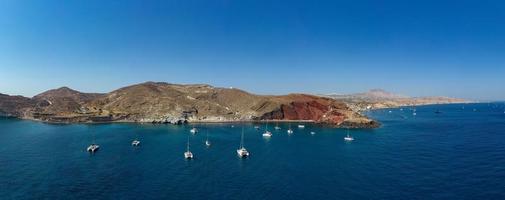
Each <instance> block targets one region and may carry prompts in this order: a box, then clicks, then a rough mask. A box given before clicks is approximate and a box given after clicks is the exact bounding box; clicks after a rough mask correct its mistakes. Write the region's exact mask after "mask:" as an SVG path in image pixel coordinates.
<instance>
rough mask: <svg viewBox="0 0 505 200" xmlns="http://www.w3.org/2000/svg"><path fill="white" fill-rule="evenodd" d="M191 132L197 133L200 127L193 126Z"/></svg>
mask: <svg viewBox="0 0 505 200" xmlns="http://www.w3.org/2000/svg"><path fill="white" fill-rule="evenodd" d="M189 132H190V133H193V134H196V133H197V132H198V129H196V128H195V127H193V128H192V129H191V130H189Z"/></svg>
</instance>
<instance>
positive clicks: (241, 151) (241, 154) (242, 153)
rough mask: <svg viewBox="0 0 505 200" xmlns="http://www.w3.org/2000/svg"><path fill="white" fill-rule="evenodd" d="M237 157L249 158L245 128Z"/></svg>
mask: <svg viewBox="0 0 505 200" xmlns="http://www.w3.org/2000/svg"><path fill="white" fill-rule="evenodd" d="M237 155H238V156H239V157H241V158H245V157H248V156H249V152H248V151H247V149H246V148H245V147H244V127H242V136H241V137H240V147H239V148H238V149H237Z"/></svg>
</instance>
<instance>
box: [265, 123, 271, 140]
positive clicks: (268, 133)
mask: <svg viewBox="0 0 505 200" xmlns="http://www.w3.org/2000/svg"><path fill="white" fill-rule="evenodd" d="M263 137H272V132H270V131H268V122H267V123H265V132H264V133H263Z"/></svg>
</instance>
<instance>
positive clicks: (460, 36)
mask: <svg viewBox="0 0 505 200" xmlns="http://www.w3.org/2000/svg"><path fill="white" fill-rule="evenodd" d="M504 75H505V1H499V0H497V1H485V0H483V1H464V0H461V1H442V0H437V1H430V0H421V1H416V0H410V1H404V0H401V1H388V0H382V1H381V0H373V1H372V0H371V1H363V0H349V1H337V0H334V1H323V0H321V1H296V0H289V1H281V0H279V1H262V0H236V1H232V0H214V1H204V0H202V1H193V0H181V1H169V0H165V1H149V0H141V1H140V0H137V1H129V0H122V1H103V0H86V1H83V0H65V1H63V0H60V1H52V0H47V1H41V0H33V1H30V0H26V1H19V0H0V93H4V94H12V95H24V96H33V95H36V94H38V93H41V92H43V91H45V90H48V89H52V88H58V87H61V86H68V87H71V88H73V89H76V90H79V91H83V92H109V91H112V90H114V89H117V88H120V87H123V86H127V85H130V84H135V83H141V82H145V81H163V82H170V83H206V84H211V85H214V86H219V87H236V88H241V89H244V90H247V91H250V92H253V93H258V94H287V93H293V92H303V93H312V94H321V93H354V92H362V91H366V90H369V89H373V88H382V89H385V90H388V91H392V92H395V93H401V94H405V95H410V96H451V97H461V98H467V99H472V100H504V99H505V77H504Z"/></svg>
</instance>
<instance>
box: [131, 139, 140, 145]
mask: <svg viewBox="0 0 505 200" xmlns="http://www.w3.org/2000/svg"><path fill="white" fill-rule="evenodd" d="M139 145H140V141H139V140H137V139H135V140H133V141H132V146H139Z"/></svg>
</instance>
